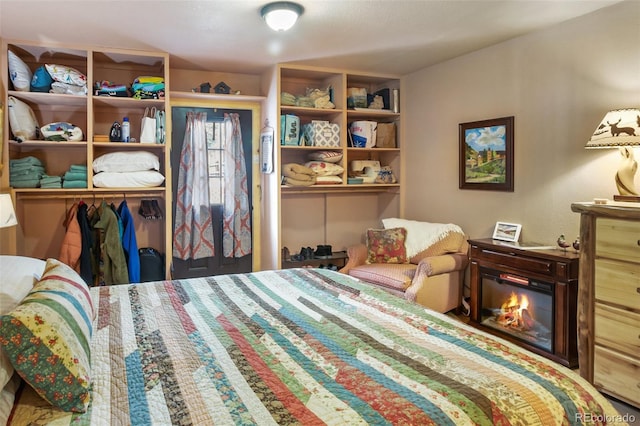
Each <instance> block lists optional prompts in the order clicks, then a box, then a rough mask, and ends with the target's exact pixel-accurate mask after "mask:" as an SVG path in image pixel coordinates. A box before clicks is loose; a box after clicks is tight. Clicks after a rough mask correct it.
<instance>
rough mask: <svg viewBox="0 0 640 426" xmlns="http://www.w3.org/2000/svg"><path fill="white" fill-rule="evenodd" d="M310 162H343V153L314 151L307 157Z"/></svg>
mask: <svg viewBox="0 0 640 426" xmlns="http://www.w3.org/2000/svg"><path fill="white" fill-rule="evenodd" d="M307 158H308V159H309V160H314V161H325V162H327V163H339V162H340V160H342V153H341V152H336V151H313V152H310V153H309V154H308V155H307Z"/></svg>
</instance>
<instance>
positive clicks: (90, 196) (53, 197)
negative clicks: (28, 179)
mask: <svg viewBox="0 0 640 426" xmlns="http://www.w3.org/2000/svg"><path fill="white" fill-rule="evenodd" d="M16 197H17V198H20V199H21V200H61V199H70V200H72V199H76V200H102V199H108V198H163V197H162V194H154V193H149V192H127V193H122V192H101V193H97V194H60V195H55V194H50V195H49V194H47V195H30V194H16Z"/></svg>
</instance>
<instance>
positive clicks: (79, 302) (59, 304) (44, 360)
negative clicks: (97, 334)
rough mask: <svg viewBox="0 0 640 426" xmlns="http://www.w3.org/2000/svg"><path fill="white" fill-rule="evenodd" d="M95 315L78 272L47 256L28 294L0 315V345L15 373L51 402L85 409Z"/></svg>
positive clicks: (64, 407)
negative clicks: (8, 310)
mask: <svg viewBox="0 0 640 426" xmlns="http://www.w3.org/2000/svg"><path fill="white" fill-rule="evenodd" d="M94 319H95V310H94V307H93V302H92V300H91V295H90V293H89V288H88V287H87V285H86V284H85V283H84V281H83V280H82V278H80V276H79V275H78V274H77V273H76V272H75V271H74V270H73V269H71V268H70V267H69V266H67V265H65V264H64V263H62V262H60V261H58V260H54V259H48V260H47V264H46V267H45V270H44V272H43V274H42V277H41V278H40V280H39V281H38V282H37V283H36V284H35V286H34V287H33V289H32V290H31V291H30V292H29V294H27V296H26V297H25V298H24V299H23V301H22V302H21V303H20V304H19V305H18V306H17V307H16V308H15V309H13V310H12V311H11V312H9V313H8V314H6V315H2V316H0V346H2V348H3V349H4V351H5V352H6V354H7V355H8V356H9V359H10V360H11V363H12V364H13V367H14V368H15V370H16V371H17V372H18V374H20V376H21V377H22V378H23V379H24V380H25V381H26V382H27V383H28V384H29V385H30V386H31V387H32V388H33V389H34V390H35V391H36V392H38V394H39V395H40V396H42V397H43V398H44V399H46V400H47V401H48V402H49V403H50V404H52V405H54V406H56V407H58V408H61V409H62V410H64V411H74V412H85V411H86V410H87V406H88V404H89V399H90V396H89V388H90V385H91V380H90V370H91V351H90V343H91V333H92V330H93V320H94Z"/></svg>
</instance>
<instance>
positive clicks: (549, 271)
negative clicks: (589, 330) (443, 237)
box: [469, 238, 580, 368]
mask: <svg viewBox="0 0 640 426" xmlns="http://www.w3.org/2000/svg"><path fill="white" fill-rule="evenodd" d="M469 244H470V245H471V250H470V252H469V253H470V254H469V258H470V271H471V273H470V278H471V282H470V287H471V294H470V296H471V303H470V304H471V321H470V324H471V325H473V326H475V327H478V328H481V329H482V330H485V331H488V332H490V333H492V334H497V335H499V336H500V337H502V338H504V339H506V340H509V341H511V342H513V343H516V344H518V345H520V346H523V347H525V348H527V349H529V350H531V351H532V352H535V353H538V354H540V355H543V356H545V357H547V358H549V359H552V360H554V361H556V362H558V363H560V364H562V365H565V366H567V367H570V368H575V367H577V365H578V347H577V345H578V343H577V340H578V339H577V325H576V321H577V319H576V317H577V313H576V311H577V307H576V300H577V294H578V273H579V259H580V256H579V254H578V253H577V252H576V251H575V250H573V249H568V250H567V251H564V250H561V249H557V250H553V249H551V250H549V249H541V250H525V249H520V248H516V247H512V246H508V245H504V244H502V243H501V242H499V241H495V240H492V239H490V238H487V239H477V240H469ZM484 268H487V269H491V270H494V271H499V272H504V273H507V274H514V275H517V276H520V277H524V278H527V279H534V280H541V281H544V282H547V283H552V284H553V287H554V290H553V293H554V299H555V307H554V324H555V326H554V338H553V348H552V351H551V352H547V351H545V350H544V349H540V348H538V347H536V346H533V345H530V344H527V343H526V342H523V341H520V340H517V339H514V338H512V337H510V336H509V335H507V334H503V333H499V332H497V330H494V329H492V328H490V327H485V326H483V325H482V324H481V314H480V309H479V307H480V303H481V301H480V300H479V295H480V291H481V279H482V277H481V271H482V269H484Z"/></svg>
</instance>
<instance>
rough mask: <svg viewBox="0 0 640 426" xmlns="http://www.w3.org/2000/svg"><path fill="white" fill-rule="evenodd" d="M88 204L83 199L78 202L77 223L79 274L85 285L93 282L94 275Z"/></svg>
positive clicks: (91, 231)
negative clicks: (79, 236) (79, 248)
mask: <svg viewBox="0 0 640 426" xmlns="http://www.w3.org/2000/svg"><path fill="white" fill-rule="evenodd" d="M88 209H89V206H87V204H86V203H85V202H83V201H80V203H78V214H77V219H78V225H79V227H80V235H81V238H82V249H81V251H80V276H81V277H82V279H83V280H84V282H85V283H87V285H89V286H91V285H93V283H94V280H95V275H94V274H93V270H92V263H93V262H92V260H91V258H92V255H93V230H92V229H91V225H90V224H89V214H88Z"/></svg>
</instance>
